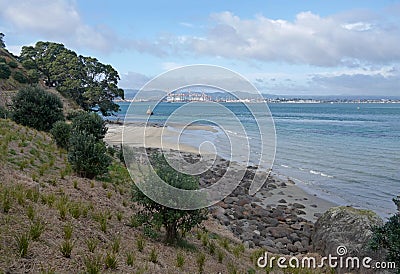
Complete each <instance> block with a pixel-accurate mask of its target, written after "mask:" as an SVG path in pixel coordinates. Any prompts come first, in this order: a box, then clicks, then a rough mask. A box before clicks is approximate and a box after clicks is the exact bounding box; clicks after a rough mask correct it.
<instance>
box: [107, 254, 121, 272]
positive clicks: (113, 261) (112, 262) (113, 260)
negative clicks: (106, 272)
mask: <svg viewBox="0 0 400 274" xmlns="http://www.w3.org/2000/svg"><path fill="white" fill-rule="evenodd" d="M117 263H118V261H117V256H116V255H115V254H113V253H107V254H106V257H105V259H104V264H105V265H106V268H108V269H117Z"/></svg>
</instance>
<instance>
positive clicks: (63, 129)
mask: <svg viewBox="0 0 400 274" xmlns="http://www.w3.org/2000/svg"><path fill="white" fill-rule="evenodd" d="M71 128H72V127H71V125H69V124H67V123H65V122H64V121H57V122H55V123H54V125H53V128H52V129H51V130H50V133H51V134H52V135H53V137H54V140H55V141H56V144H57V146H59V147H61V148H64V149H67V148H68V144H69V138H70V136H71Z"/></svg>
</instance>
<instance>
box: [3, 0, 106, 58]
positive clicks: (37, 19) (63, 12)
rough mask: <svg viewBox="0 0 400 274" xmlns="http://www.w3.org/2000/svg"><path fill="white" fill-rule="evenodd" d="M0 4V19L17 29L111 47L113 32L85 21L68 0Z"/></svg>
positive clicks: (80, 44)
mask: <svg viewBox="0 0 400 274" xmlns="http://www.w3.org/2000/svg"><path fill="white" fill-rule="evenodd" d="M0 5H1V7H2V8H1V10H0V18H2V19H3V20H5V21H7V22H8V23H9V24H11V25H12V26H13V27H14V28H15V29H16V30H18V31H23V32H30V33H31V34H32V33H34V34H38V35H41V36H43V37H45V38H46V39H56V40H60V41H62V42H64V43H68V44H71V45H73V46H76V47H88V48H91V49H95V50H98V51H103V52H107V51H110V50H111V49H112V47H113V42H112V39H110V38H112V36H113V34H112V33H111V32H104V31H103V30H101V29H99V28H96V27H92V26H89V25H87V24H85V23H84V22H83V20H82V18H81V16H80V14H79V12H78V10H77V8H76V6H75V4H74V2H72V1H69V0H35V1H24V0H14V1H7V0H0Z"/></svg>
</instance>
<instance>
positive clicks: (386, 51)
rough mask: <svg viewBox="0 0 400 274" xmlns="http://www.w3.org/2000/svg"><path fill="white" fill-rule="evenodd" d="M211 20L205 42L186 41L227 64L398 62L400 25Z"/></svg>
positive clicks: (302, 18) (312, 19) (304, 16)
mask: <svg viewBox="0 0 400 274" xmlns="http://www.w3.org/2000/svg"><path fill="white" fill-rule="evenodd" d="M360 17H362V16H360ZM364 17H365V16H364ZM211 18H212V20H213V22H214V24H213V25H212V26H211V27H210V28H209V31H208V33H207V34H206V35H205V36H203V37H202V38H201V39H198V38H196V37H193V38H192V39H190V40H189V39H187V40H188V41H189V42H188V44H189V49H191V50H194V51H195V52H197V53H200V54H206V55H212V56H223V57H225V58H236V59H244V60H257V61H264V62H270V61H278V62H282V61H284V62H288V63H294V64H309V65H315V66H337V65H347V64H349V63H351V62H352V63H357V62H364V63H374V62H376V63H390V62H393V61H395V62H398V61H400V47H398V45H399V44H400V27H399V26H398V25H394V26H392V27H391V28H388V27H386V26H384V25H383V23H382V24H381V25H380V24H375V23H372V22H367V21H357V18H356V17H353V18H352V20H351V21H349V20H345V19H346V17H345V16H342V17H341V16H331V17H320V16H319V15H316V14H313V13H312V12H302V13H299V14H297V16H296V19H295V20H294V21H293V22H290V21H286V20H273V19H270V18H267V17H264V16H261V15H258V16H256V17H255V18H254V19H242V18H240V17H239V16H236V15H234V14H232V13H231V12H222V13H217V14H213V15H212V16H211ZM347 18H348V16H347ZM362 19H363V20H364V19H365V20H367V19H368V18H366V17H365V18H362ZM350 61H351V62H350Z"/></svg>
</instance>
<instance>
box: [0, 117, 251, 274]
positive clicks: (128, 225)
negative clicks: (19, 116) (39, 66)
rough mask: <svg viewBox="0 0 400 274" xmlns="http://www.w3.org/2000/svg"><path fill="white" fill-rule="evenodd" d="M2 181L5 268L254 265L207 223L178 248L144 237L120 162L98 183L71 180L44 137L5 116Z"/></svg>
mask: <svg viewBox="0 0 400 274" xmlns="http://www.w3.org/2000/svg"><path fill="white" fill-rule="evenodd" d="M0 182H1V184H0V270H2V271H3V272H4V273H21V272H34V273H38V272H39V273H40V272H42V273H78V272H79V273H82V272H90V271H91V270H99V272H101V273H103V272H113V271H116V272H121V273H198V272H199V266H200V265H202V262H203V261H204V273H218V272H221V273H252V272H251V271H252V270H251V269H252V268H255V267H254V263H253V262H252V259H251V258H252V254H253V253H254V252H256V251H251V250H244V248H243V246H242V245H241V244H239V242H238V241H236V240H235V239H234V238H233V236H232V235H231V234H229V233H228V232H227V231H226V230H224V228H223V227H221V226H219V225H218V224H217V223H216V222H214V221H212V220H209V221H207V222H206V223H205V227H206V228H207V231H208V232H205V230H202V229H197V230H195V231H193V232H192V233H190V234H189V235H187V239H186V242H184V243H182V244H181V245H182V247H175V246H167V245H165V244H164V243H163V242H162V240H161V239H162V236H163V232H162V231H158V232H157V233H158V234H159V235H158V236H157V235H151V236H152V237H153V238H152V237H146V236H144V233H143V231H142V228H135V226H136V222H135V219H134V218H132V216H133V215H134V214H135V212H136V210H135V208H136V205H135V204H132V203H131V201H130V200H131V192H130V190H131V180H130V177H129V174H128V173H127V171H126V169H125V168H124V167H123V166H122V165H121V164H120V163H119V162H118V161H117V160H114V163H113V165H112V166H111V167H110V173H109V176H106V177H104V178H102V179H101V180H89V179H82V178H79V177H76V176H75V175H74V174H72V172H71V168H70V167H69V165H68V163H67V160H66V153H65V152H64V151H62V150H60V149H58V148H57V146H56V145H55V143H54V141H53V140H52V139H51V137H50V136H49V135H48V134H46V133H44V132H38V131H36V130H34V129H30V128H26V127H23V126H20V125H17V124H15V123H14V122H12V121H9V120H3V119H0ZM26 246H27V249H25V247H26ZM69 249H71V250H70V254H68V253H69ZM25 252H26V253H25ZM254 254H255V253H254ZM254 254H253V256H254ZM235 271H238V272H235ZM248 271H250V272H248ZM0 272H1V271H0ZM90 273H96V272H95V271H93V272H90Z"/></svg>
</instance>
